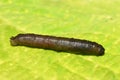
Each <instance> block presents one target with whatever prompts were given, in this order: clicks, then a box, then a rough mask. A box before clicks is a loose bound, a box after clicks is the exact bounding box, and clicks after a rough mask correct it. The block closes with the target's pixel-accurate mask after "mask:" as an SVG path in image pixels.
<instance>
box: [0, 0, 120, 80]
mask: <svg viewBox="0 0 120 80" xmlns="http://www.w3.org/2000/svg"><path fill="white" fill-rule="evenodd" d="M119 5H120V1H119V0H74V1H73V0H1V1H0V80H120V64H119V62H120V46H119V45H120V38H119V34H120V31H119V30H120V22H119V21H120V14H119V13H120V9H119ZM18 33H36V34H46V35H54V36H62V37H73V38H79V39H87V40H91V41H95V42H98V43H100V44H102V45H103V46H104V47H105V55H104V56H100V57H96V56H83V55H75V54H70V53H65V52H61V53H58V52H55V51H52V50H44V49H35V48H34V49H33V48H29V47H20V46H18V47H13V46H11V45H10V37H11V36H15V35H17V34H18Z"/></svg>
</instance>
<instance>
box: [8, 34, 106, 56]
mask: <svg viewBox="0 0 120 80" xmlns="http://www.w3.org/2000/svg"><path fill="white" fill-rule="evenodd" d="M10 43H11V45H12V46H28V47H34V48H43V49H49V50H55V51H60V52H61V51H62V52H63V51H64V52H70V53H75V54H82V55H96V56H101V55H103V54H104V52H105V49H104V48H103V46H102V45H100V44H98V43H96V42H92V41H88V40H81V39H74V38H65V37H55V36H49V35H38V34H32V33H27V34H18V35H17V36H15V37H11V38H10Z"/></svg>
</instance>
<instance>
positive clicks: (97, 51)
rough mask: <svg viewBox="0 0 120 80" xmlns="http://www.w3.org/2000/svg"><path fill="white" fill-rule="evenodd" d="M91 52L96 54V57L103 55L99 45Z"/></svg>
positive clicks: (101, 47)
mask: <svg viewBox="0 0 120 80" xmlns="http://www.w3.org/2000/svg"><path fill="white" fill-rule="evenodd" d="M93 51H94V52H95V53H96V55H97V56H102V55H104V53H105V49H104V48H103V46H102V45H100V44H97V45H95V46H94V47H93Z"/></svg>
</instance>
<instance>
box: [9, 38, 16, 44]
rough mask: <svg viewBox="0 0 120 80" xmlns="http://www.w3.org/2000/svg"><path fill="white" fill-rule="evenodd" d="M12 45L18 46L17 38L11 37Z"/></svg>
mask: <svg viewBox="0 0 120 80" xmlns="http://www.w3.org/2000/svg"><path fill="white" fill-rule="evenodd" d="M10 44H11V45H12V46H17V43H16V41H15V37H11V38H10Z"/></svg>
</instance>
